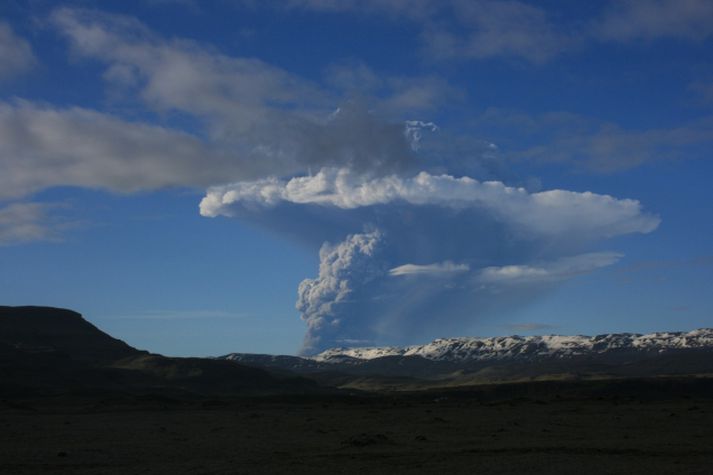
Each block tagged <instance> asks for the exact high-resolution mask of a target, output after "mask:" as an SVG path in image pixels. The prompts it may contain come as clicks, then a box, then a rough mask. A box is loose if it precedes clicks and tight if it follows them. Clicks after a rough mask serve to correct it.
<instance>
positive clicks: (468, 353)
mask: <svg viewBox="0 0 713 475" xmlns="http://www.w3.org/2000/svg"><path fill="white" fill-rule="evenodd" d="M682 349H713V329H712V328H701V329H698V330H693V331H691V332H687V333H684V332H658V333H649V334H645V335H641V334H638V333H608V334H604V335H597V336H582V335H575V336H561V335H545V336H503V337H493V338H470V337H463V338H439V339H437V340H433V341H432V342H431V343H427V344H425V345H414V346H405V347H397V346H386V347H373V348H334V349H330V350H327V351H324V352H322V353H319V354H318V355H316V356H314V357H312V358H311V359H312V360H314V361H323V362H326V363H330V362H334V363H342V362H345V361H348V360H349V359H357V360H373V359H376V358H383V357H386V356H401V357H404V356H420V357H422V358H426V359H429V360H434V361H452V362H461V361H493V360H517V359H526V360H529V359H541V358H572V357H576V356H584V355H595V354H596V355H601V354H604V353H608V352H639V353H654V354H660V353H664V352H669V351H675V350H682Z"/></svg>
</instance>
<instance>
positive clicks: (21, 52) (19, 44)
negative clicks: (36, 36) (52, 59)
mask: <svg viewBox="0 0 713 475" xmlns="http://www.w3.org/2000/svg"><path fill="white" fill-rule="evenodd" d="M36 63H37V60H36V59H35V55H34V54H33V53H32V47H31V46H30V43H28V42H27V41H26V40H24V39H23V38H20V37H19V36H17V35H16V34H15V32H14V31H13V30H12V28H11V27H10V25H8V24H7V23H5V22H3V21H0V80H1V79H6V78H10V77H13V76H17V75H19V74H22V73H25V72H27V71H28V70H30V69H31V68H32V67H33V66H34V65H35V64H36Z"/></svg>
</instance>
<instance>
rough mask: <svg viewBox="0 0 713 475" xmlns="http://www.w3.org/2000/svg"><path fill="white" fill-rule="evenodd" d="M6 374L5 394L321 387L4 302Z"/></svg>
mask: <svg viewBox="0 0 713 475" xmlns="http://www.w3.org/2000/svg"><path fill="white" fill-rule="evenodd" d="M0 378H1V380H0V390H2V392H3V393H4V394H5V395H17V394H58V393H67V392H82V391H97V390H99V391H112V392H116V391H119V392H139V393H146V392H161V393H172V394H185V393H188V394H233V393H240V394H242V393H250V394H262V393H282V392H302V391H311V390H313V388H314V387H315V385H314V384H313V383H311V382H310V381H309V380H306V379H302V378H291V377H277V376H273V375H272V374H270V373H269V372H268V371H266V370H262V369H258V368H251V367H247V366H244V365H241V364H237V363H234V362H231V361H220V360H212V359H205V358H170V357H165V356H162V355H156V354H150V353H148V352H146V351H140V350H137V349H135V348H133V347H131V346H129V345H127V344H126V343H124V342H123V341H121V340H117V339H115V338H112V337H111V336H109V335H107V334H106V333H104V332H102V331H101V330H99V329H98V328H96V327H95V326H94V325H92V324H91V323H89V322H87V321H86V320H84V318H82V316H81V315H80V314H78V313H76V312H73V311H70V310H65V309H57V308H47V307H0Z"/></svg>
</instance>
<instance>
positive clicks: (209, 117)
mask: <svg viewBox="0 0 713 475" xmlns="http://www.w3.org/2000/svg"><path fill="white" fill-rule="evenodd" d="M711 53H713V5H711V3H710V2H707V1H704V0H679V1H673V0H639V1H634V0H632V1H619V2H592V3H589V2H564V1H547V2H526V1H515V0H512V1H510V0H474V1H460V0H453V1H434V0H366V1H360V2H357V1H350V0H344V1H332V0H283V1H277V0H276V1H272V2H254V1H247V0H245V1H239V0H236V1H228V0H225V1H219V0H215V1H210V2H192V1H190V0H186V1H171V0H153V1H151V0H144V1H138V0H137V1H121V2H119V1H116V2H112V1H105V2H101V3H95V2H86V1H73V2H55V1H51V2H50V1H43V0H27V1H19V0H10V1H7V2H3V3H2V5H0V302H1V303H2V304H6V305H25V304H35V305H53V306H61V307H69V308H73V309H76V310H78V311H80V312H82V313H83V314H84V315H85V316H86V317H87V318H88V319H89V320H90V321H92V322H93V323H95V324H97V325H98V326H99V327H100V328H102V329H105V330H106V331H108V332H110V333H112V334H113V335H115V336H117V337H120V338H122V339H125V340H126V341H128V342H129V343H130V344H132V345H135V346H138V347H141V348H146V349H149V350H152V351H156V352H163V353H166V354H171V355H217V354H224V353H228V352H233V351H244V352H264V353H287V354H294V353H297V352H300V351H302V352H306V353H309V352H314V351H319V350H320V349H323V348H326V347H329V346H335V345H371V344H380V345H381V344H405V343H417V342H424V341H427V340H430V339H432V338H435V337H442V336H461V335H483V336H487V335H499V334H509V333H519V334H531V333H563V334H564V333H567V334H568V333H586V334H592V333H603V332H610V331H633V332H649V331H659V330H690V329H693V328H696V327H703V326H711V325H713V297H712V295H713V292H712V291H711V290H712V289H711V282H713V248H712V246H711V242H713V240H712V239H711V238H712V237H713V207H712V206H711V205H710V203H711V202H712V201H713V200H712V198H713V196H712V195H713V191H711V187H710V185H709V182H710V178H711V176H713V165H712V161H711V158H713V157H711V153H712V152H711V150H713V148H712V146H713V60H711V58H713V54H711Z"/></svg>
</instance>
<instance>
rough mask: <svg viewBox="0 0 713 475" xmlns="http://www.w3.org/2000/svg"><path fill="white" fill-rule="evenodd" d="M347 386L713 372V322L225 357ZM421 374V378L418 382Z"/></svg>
mask: <svg viewBox="0 0 713 475" xmlns="http://www.w3.org/2000/svg"><path fill="white" fill-rule="evenodd" d="M221 358H222V359H228V360H231V361H236V362H240V363H242V364H246V365H250V366H257V367H262V368H266V369H270V370H273V371H285V372H290V373H297V374H303V375H308V376H310V377H312V378H315V379H317V380H320V381H322V382H323V383H325V384H334V385H337V386H342V387H355V388H364V389H369V388H375V387H376V388H378V387H396V386H402V387H422V386H423V383H424V381H425V382H427V385H431V386H433V385H436V386H440V385H444V384H445V385H467V384H481V383H488V382H505V381H521V380H537V379H577V378H618V377H652V376H668V375H712V374H713V329H710V328H703V329H699V330H694V331H691V332H660V333H651V334H646V335H641V334H635V333H611V334H604V335H597V336H593V337H590V336H581V335H577V336H560V335H546V336H506V337H493V338H470V337H463V338H441V339H437V340H434V341H432V342H431V343H427V344H425V345H414V346H406V347H392V346H389V347H370V348H333V349H329V350H326V351H324V352H322V353H319V354H317V355H315V356H311V357H297V356H273V355H256V354H246V353H232V354H228V355H225V356H222V357H221ZM417 381H418V382H417Z"/></svg>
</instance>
